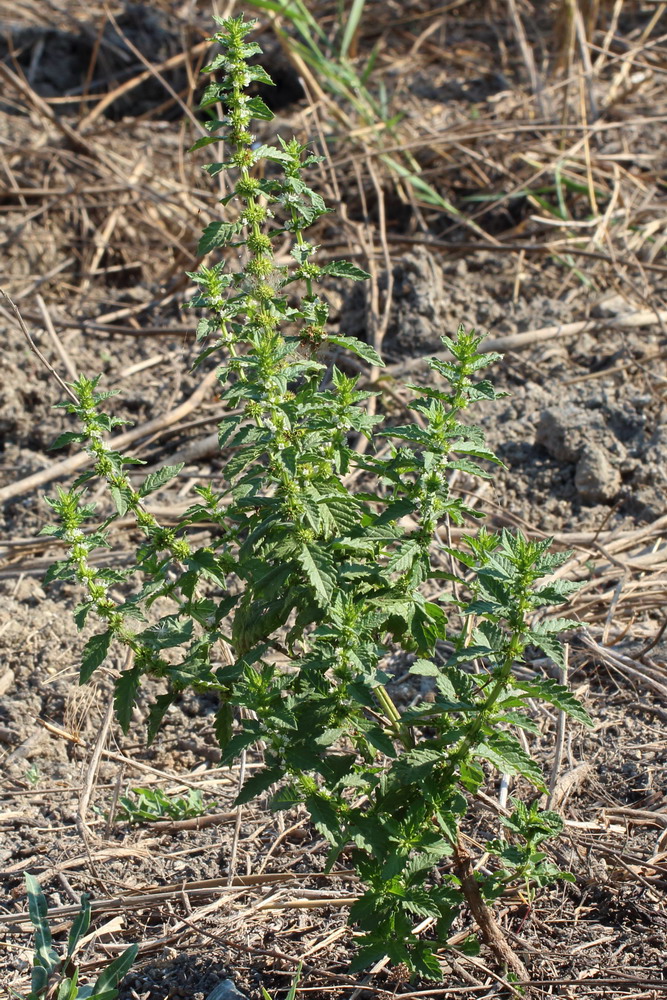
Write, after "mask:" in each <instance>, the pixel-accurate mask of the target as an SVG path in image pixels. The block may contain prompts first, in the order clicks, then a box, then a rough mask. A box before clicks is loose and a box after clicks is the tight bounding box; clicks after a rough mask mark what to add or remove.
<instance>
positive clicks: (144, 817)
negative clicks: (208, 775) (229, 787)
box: [119, 788, 206, 823]
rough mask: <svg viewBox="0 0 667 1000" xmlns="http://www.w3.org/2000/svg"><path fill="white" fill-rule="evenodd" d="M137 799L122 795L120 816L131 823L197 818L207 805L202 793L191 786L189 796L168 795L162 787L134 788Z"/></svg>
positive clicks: (202, 813) (201, 814)
mask: <svg viewBox="0 0 667 1000" xmlns="http://www.w3.org/2000/svg"><path fill="white" fill-rule="evenodd" d="M132 792H133V794H134V795H135V796H136V799H134V798H130V796H129V795H121V797H120V803H121V808H120V810H119V817H120V818H121V819H126V820H127V821H128V822H130V823H155V822H156V821H157V820H164V819H173V820H181V819H195V818H196V817H197V816H203V815H204V813H205V812H206V807H205V805H204V801H203V798H202V793H201V792H200V791H199V789H198V788H191V789H190V791H189V792H188V796H187V798H184V797H183V796H180V797H178V798H177V797H174V796H169V795H166V794H165V793H164V792H163V791H162V789H161V788H133V789H132Z"/></svg>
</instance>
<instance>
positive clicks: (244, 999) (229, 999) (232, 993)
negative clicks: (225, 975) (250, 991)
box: [206, 979, 248, 1000]
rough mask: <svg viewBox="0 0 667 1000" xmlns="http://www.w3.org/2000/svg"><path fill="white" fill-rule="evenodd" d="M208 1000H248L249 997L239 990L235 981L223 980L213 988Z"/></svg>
mask: <svg viewBox="0 0 667 1000" xmlns="http://www.w3.org/2000/svg"><path fill="white" fill-rule="evenodd" d="M206 1000H248V996H247V994H246V993H241V991H240V990H239V989H237V987H236V983H235V982H234V980H233V979H223V980H222V982H220V983H218V985H217V986H214V987H213V989H212V990H211V992H210V993H209V995H208V996H207V997H206Z"/></svg>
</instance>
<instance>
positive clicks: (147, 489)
mask: <svg viewBox="0 0 667 1000" xmlns="http://www.w3.org/2000/svg"><path fill="white" fill-rule="evenodd" d="M182 468H183V462H180V463H179V464H178V465H165V466H164V467H163V468H162V469H158V471H157V472H151V473H149V475H147V476H146V478H145V479H144V481H143V483H142V484H141V486H140V487H139V491H138V492H139V496H141V497H145V496H148V494H149V493H155V491H156V490H159V489H160V487H161V486H164V485H165V484H166V483H168V482H169V480H170V479H173V478H174V476H177V475H178V474H179V472H180V471H181V469H182Z"/></svg>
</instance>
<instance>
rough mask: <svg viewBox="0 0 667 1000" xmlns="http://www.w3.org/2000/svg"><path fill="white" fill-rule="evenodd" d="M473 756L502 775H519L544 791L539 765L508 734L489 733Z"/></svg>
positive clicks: (542, 776) (476, 748)
mask: <svg viewBox="0 0 667 1000" xmlns="http://www.w3.org/2000/svg"><path fill="white" fill-rule="evenodd" d="M473 754H474V756H475V757H481V758H482V759H483V760H488V761H489V763H491V764H493V766H494V767H496V768H497V769H498V770H499V771H500V772H501V773H503V774H520V775H522V776H523V777H524V778H526V779H527V780H528V781H530V783H531V784H533V785H535V787H536V788H538V789H539V790H540V791H542V792H544V791H546V787H545V784H544V775H543V774H542V769H541V768H540V766H539V764H537V762H536V761H534V760H533V759H532V757H530V756H529V755H528V754H527V753H526V751H525V750H524V749H523V747H522V746H521V744H520V743H519V742H518V740H515V739H514V737H512V736H510V735H509V734H508V733H500V732H496V733H489V734H488V735H487V736H486V738H485V741H484V742H483V743H479V744H478V745H477V746H476V747H475V749H474V751H473Z"/></svg>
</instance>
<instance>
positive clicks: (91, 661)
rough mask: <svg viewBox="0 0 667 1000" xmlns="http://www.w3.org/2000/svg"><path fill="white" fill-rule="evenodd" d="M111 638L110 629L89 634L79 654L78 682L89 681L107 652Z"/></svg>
mask: <svg viewBox="0 0 667 1000" xmlns="http://www.w3.org/2000/svg"><path fill="white" fill-rule="evenodd" d="M112 638H113V632H112V631H111V629H107V631H106V632H102V633H101V634H100V635H91V637H90V639H89V640H88V642H87V643H86V645H85V646H84V647H83V653H82V655H81V669H80V671H79V684H85V683H86V682H87V681H89V680H90V678H91V677H92V675H93V673H94V672H95V670H97V668H98V667H99V665H100V664H101V663H103V662H104V660H105V659H106V657H107V653H108V652H109V646H110V645H111V640H112Z"/></svg>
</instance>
